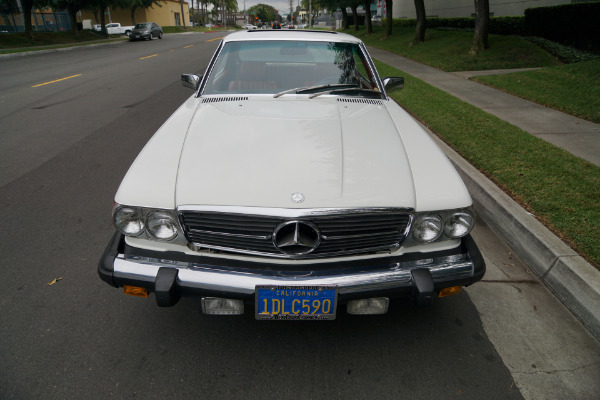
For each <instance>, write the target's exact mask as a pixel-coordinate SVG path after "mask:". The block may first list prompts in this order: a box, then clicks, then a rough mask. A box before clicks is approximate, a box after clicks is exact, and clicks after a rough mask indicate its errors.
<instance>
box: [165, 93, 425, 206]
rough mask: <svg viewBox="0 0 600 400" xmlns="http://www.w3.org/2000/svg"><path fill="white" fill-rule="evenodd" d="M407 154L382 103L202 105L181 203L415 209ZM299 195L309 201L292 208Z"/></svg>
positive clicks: (180, 181)
mask: <svg viewBox="0 0 600 400" xmlns="http://www.w3.org/2000/svg"><path fill="white" fill-rule="evenodd" d="M371 102H373V101H371ZM373 103H376V102H373ZM377 103H379V102H377ZM374 126H377V129H373V127H374ZM404 154H405V150H404V147H403V145H402V141H401V140H400V137H399V136H398V134H397V131H396V128H395V126H394V123H393V121H392V120H391V119H390V118H389V116H388V115H387V113H386V112H385V109H384V108H383V107H381V106H379V105H377V104H368V103H365V104H350V103H343V102H337V101H331V99H327V100H326V99H323V100H321V101H319V100H318V99H311V100H308V99H305V100H297V99H296V100H285V99H273V100H263V101H222V102H215V103H204V104H202V105H201V106H200V107H199V108H198V110H197V112H196V113H195V115H194V118H193V120H192V122H191V124H190V127H189V130H188V134H187V137H186V140H185V144H184V146H183V151H182V153H181V159H180V163H179V169H178V173H177V186H176V192H175V199H176V203H177V204H178V205H191V204H203V205H244V206H257V207H308V208H320V207H364V206H394V205H396V206H397V205H399V204H406V205H413V204H414V190H413V182H412V175H411V173H410V166H409V164H408V162H407V159H406V157H405V155H404ZM390 182H394V184H390ZM293 193H302V194H303V196H304V201H303V202H302V203H295V202H293V201H292V199H291V196H292V194H293Z"/></svg>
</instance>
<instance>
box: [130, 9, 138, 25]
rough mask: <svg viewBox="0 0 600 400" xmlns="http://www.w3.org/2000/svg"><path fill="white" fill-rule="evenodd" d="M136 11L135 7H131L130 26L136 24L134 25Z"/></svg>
mask: <svg viewBox="0 0 600 400" xmlns="http://www.w3.org/2000/svg"><path fill="white" fill-rule="evenodd" d="M136 9H137V6H133V7H131V25H133V26H136V25H137V24H136V23H135V10H136Z"/></svg>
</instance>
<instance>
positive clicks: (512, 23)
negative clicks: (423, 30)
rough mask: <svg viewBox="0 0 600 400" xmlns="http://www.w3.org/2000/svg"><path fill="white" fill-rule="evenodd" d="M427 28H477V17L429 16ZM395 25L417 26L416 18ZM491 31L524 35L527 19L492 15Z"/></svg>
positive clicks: (396, 21) (400, 26) (395, 21)
mask: <svg viewBox="0 0 600 400" xmlns="http://www.w3.org/2000/svg"><path fill="white" fill-rule="evenodd" d="M426 22H427V25H426V27H427V29H439V28H444V29H456V30H471V31H472V30H473V29H475V18H471V17H469V18H427V20H426ZM393 24H394V26H395V27H399V28H415V27H416V26H417V20H416V19H395V20H394V22H393ZM489 33H492V34H497V35H522V34H524V33H525V20H524V18H523V17H492V18H490V26H489Z"/></svg>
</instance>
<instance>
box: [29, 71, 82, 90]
mask: <svg viewBox="0 0 600 400" xmlns="http://www.w3.org/2000/svg"><path fill="white" fill-rule="evenodd" d="M81 75H82V74H77V75H73V76H67V77H66V78H61V79H57V80H55V81H50V82H45V83H40V84H39V85H33V86H32V87H38V86H44V85H49V84H51V83H56V82H60V81H64V80H67V79H71V78H76V77H78V76H81Z"/></svg>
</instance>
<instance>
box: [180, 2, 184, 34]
mask: <svg viewBox="0 0 600 400" xmlns="http://www.w3.org/2000/svg"><path fill="white" fill-rule="evenodd" d="M179 3H180V4H181V22H182V23H183V28H184V29H185V14H184V13H183V0H179Z"/></svg>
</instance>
